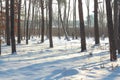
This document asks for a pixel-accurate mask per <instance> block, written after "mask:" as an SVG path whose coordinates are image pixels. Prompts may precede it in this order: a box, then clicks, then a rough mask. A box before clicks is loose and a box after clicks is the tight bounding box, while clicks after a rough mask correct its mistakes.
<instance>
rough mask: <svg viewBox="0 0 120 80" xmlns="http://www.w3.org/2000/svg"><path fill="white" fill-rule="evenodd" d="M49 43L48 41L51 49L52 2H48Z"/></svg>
mask: <svg viewBox="0 0 120 80" xmlns="http://www.w3.org/2000/svg"><path fill="white" fill-rule="evenodd" d="M49 41H50V48H53V40H52V0H49Z"/></svg>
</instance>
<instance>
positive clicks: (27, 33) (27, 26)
mask: <svg viewBox="0 0 120 80" xmlns="http://www.w3.org/2000/svg"><path fill="white" fill-rule="evenodd" d="M30 8H31V0H29V6H28V15H27V16H28V17H27V24H26V44H28V39H29V31H28V29H29V18H30Z"/></svg>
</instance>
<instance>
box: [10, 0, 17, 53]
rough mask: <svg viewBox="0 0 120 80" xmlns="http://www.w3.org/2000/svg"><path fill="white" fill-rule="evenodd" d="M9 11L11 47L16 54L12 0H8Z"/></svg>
mask: <svg viewBox="0 0 120 80" xmlns="http://www.w3.org/2000/svg"><path fill="white" fill-rule="evenodd" d="M10 2H11V4H10V6H11V7H10V12H11V47H12V54H16V41H15V33H14V32H15V31H14V26H15V25H14V0H10Z"/></svg>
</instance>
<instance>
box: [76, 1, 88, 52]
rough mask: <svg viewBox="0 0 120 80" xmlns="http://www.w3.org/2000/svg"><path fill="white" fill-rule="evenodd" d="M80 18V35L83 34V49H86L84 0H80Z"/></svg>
mask: <svg viewBox="0 0 120 80" xmlns="http://www.w3.org/2000/svg"><path fill="white" fill-rule="evenodd" d="M78 9H79V19H80V36H81V51H82V52H83V51H85V50H86V39H85V27H84V19H83V8H82V0H78Z"/></svg>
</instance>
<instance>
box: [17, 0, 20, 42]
mask: <svg viewBox="0 0 120 80" xmlns="http://www.w3.org/2000/svg"><path fill="white" fill-rule="evenodd" d="M18 4H19V5H18V30H17V32H18V41H17V42H18V44H20V43H21V23H20V22H21V21H20V20H21V0H19V2H18Z"/></svg>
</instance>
